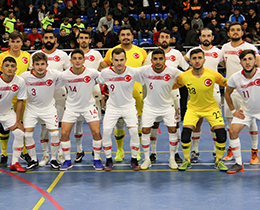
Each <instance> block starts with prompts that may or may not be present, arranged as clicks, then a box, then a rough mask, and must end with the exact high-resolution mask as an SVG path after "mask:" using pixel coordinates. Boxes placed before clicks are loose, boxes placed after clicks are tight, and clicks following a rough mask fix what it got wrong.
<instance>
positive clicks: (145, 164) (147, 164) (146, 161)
mask: <svg viewBox="0 0 260 210" xmlns="http://www.w3.org/2000/svg"><path fill="white" fill-rule="evenodd" d="M151 166H152V164H151V160H150V158H146V159H144V162H143V163H142V165H141V169H142V170H146V169H147V168H149V167H151Z"/></svg>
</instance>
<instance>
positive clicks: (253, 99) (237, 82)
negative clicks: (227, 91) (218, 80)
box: [227, 69, 260, 113]
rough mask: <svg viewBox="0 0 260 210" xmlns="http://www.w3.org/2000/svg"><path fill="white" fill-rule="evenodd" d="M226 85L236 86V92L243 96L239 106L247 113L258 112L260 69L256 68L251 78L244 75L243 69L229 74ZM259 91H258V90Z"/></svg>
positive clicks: (259, 110) (259, 102) (259, 108)
mask: <svg viewBox="0 0 260 210" xmlns="http://www.w3.org/2000/svg"><path fill="white" fill-rule="evenodd" d="M227 84H228V86H230V87H232V88H236V90H237V92H238V93H239V94H240V96H241V97H242V98H243V102H242V104H241V107H242V109H243V110H244V111H246V112H249V113H259V112H260V106H259V104H260V98H259V95H258V94H259V92H260V69H256V72H255V74H254V76H253V77H252V78H251V79H248V78H246V77H245V75H244V73H243V70H242V71H239V72H236V73H235V74H233V75H231V77H230V78H229V80H228V83H227ZM258 91H259V92H258Z"/></svg>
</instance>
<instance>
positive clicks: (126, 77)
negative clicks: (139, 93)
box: [124, 75, 132, 82]
mask: <svg viewBox="0 0 260 210" xmlns="http://www.w3.org/2000/svg"><path fill="white" fill-rule="evenodd" d="M131 79H132V77H131V76H130V75H125V77H124V80H125V81H126V82H130V81H131Z"/></svg>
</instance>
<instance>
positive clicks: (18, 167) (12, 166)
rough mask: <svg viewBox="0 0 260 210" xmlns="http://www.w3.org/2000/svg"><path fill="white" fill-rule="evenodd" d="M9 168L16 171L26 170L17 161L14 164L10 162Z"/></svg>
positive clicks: (22, 171)
mask: <svg viewBox="0 0 260 210" xmlns="http://www.w3.org/2000/svg"><path fill="white" fill-rule="evenodd" d="M10 170H11V171H17V172H20V173H25V172H26V170H25V169H24V168H23V167H22V166H21V165H20V164H19V163H18V162H16V163H15V164H12V163H10Z"/></svg>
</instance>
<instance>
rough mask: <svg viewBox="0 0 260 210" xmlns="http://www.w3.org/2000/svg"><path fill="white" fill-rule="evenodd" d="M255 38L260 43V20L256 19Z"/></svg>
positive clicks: (253, 32) (253, 30) (253, 31)
mask: <svg viewBox="0 0 260 210" xmlns="http://www.w3.org/2000/svg"><path fill="white" fill-rule="evenodd" d="M252 34H253V39H254V41H255V42H256V43H257V44H260V21H256V23H255V27H254V28H253V29H252Z"/></svg>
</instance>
